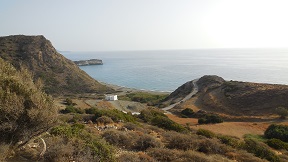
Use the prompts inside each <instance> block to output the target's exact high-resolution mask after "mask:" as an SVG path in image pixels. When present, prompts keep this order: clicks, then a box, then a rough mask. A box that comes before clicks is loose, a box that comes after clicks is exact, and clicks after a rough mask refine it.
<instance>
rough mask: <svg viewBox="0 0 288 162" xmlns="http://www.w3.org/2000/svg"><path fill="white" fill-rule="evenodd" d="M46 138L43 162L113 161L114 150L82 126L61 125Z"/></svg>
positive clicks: (53, 129)
mask: <svg viewBox="0 0 288 162" xmlns="http://www.w3.org/2000/svg"><path fill="white" fill-rule="evenodd" d="M50 134H51V135H52V136H51V137H46V143H47V148H49V149H47V152H46V153H45V156H44V160H45V161H52V162H53V161H55V162H58V161H84V162H90V161H115V157H114V153H115V151H114V148H113V147H112V146H111V145H109V144H108V143H107V142H106V141H104V140H103V139H101V138H99V137H98V136H95V134H90V133H89V132H88V131H86V130H85V128H84V125H82V124H74V125H72V126H70V125H62V126H57V127H54V128H52V130H51V131H50Z"/></svg>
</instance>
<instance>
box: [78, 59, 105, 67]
mask: <svg viewBox="0 0 288 162" xmlns="http://www.w3.org/2000/svg"><path fill="white" fill-rule="evenodd" d="M74 62H75V64H76V65H78V66H87V65H103V62H102V60H99V59H90V60H80V61H74Z"/></svg>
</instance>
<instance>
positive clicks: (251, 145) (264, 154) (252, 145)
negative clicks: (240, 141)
mask: <svg viewBox="0 0 288 162" xmlns="http://www.w3.org/2000/svg"><path fill="white" fill-rule="evenodd" d="M243 148H244V149H245V150H246V151H248V152H250V153H253V154H254V155H255V156H257V157H260V158H262V159H267V160H269V161H274V162H278V161H280V158H279V157H278V156H277V155H276V154H275V153H274V152H273V151H271V150H270V149H269V147H268V146H266V145H264V144H263V143H259V142H257V141H255V140H253V139H245V144H244V146H243Z"/></svg>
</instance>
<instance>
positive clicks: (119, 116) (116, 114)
mask: <svg viewBox="0 0 288 162" xmlns="http://www.w3.org/2000/svg"><path fill="white" fill-rule="evenodd" d="M92 111H93V112H94V114H95V116H94V121H96V120H97V118H99V117H101V116H107V117H110V118H111V119H112V120H113V121H114V122H119V121H126V122H136V118H135V117H134V116H133V115H132V114H131V113H127V114H126V113H123V112H122V111H119V110H116V109H113V110H107V109H103V110H100V109H92Z"/></svg>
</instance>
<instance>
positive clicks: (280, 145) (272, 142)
mask: <svg viewBox="0 0 288 162" xmlns="http://www.w3.org/2000/svg"><path fill="white" fill-rule="evenodd" d="M267 144H268V146H270V147H272V148H275V149H278V150H279V149H284V150H288V143H286V142H283V141H281V140H279V139H275V138H272V139H269V140H267Z"/></svg>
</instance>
